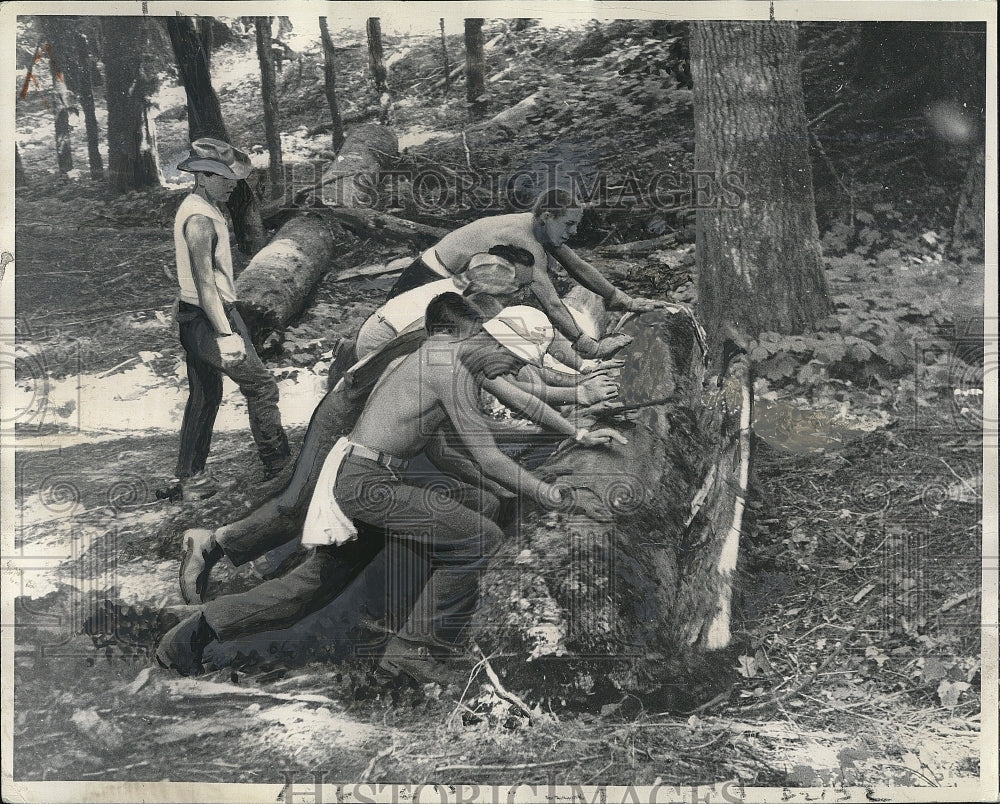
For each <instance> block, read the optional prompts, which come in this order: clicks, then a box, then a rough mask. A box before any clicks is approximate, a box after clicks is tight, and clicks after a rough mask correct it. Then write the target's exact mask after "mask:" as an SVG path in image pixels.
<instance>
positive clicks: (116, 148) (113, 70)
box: [101, 17, 161, 193]
mask: <svg viewBox="0 0 1000 804" xmlns="http://www.w3.org/2000/svg"><path fill="white" fill-rule="evenodd" d="M146 24H147V23H146V19H145V18H144V17H101V38H102V40H103V55H104V70H105V95H106V97H107V105H108V184H109V186H110V187H111V190H112V192H114V193H123V192H127V191H129V190H140V189H143V188H146V187H159V186H160V178H161V176H160V162H159V156H158V155H157V152H156V128H155V124H154V122H153V120H152V119H151V118H150V117H149V93H150V91H151V90H152V88H153V86H154V83H155V82H154V81H153V80H152V79H151V78H149V77H148V76H147V75H146V74H145V70H144V67H143V52H144V48H145V42H146V36H145V31H144V29H143V26H144V25H146Z"/></svg>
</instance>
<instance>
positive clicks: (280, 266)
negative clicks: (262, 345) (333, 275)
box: [236, 214, 334, 338]
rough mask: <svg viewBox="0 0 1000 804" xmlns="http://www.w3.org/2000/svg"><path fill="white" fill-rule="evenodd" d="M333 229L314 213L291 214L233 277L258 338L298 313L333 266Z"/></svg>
mask: <svg viewBox="0 0 1000 804" xmlns="http://www.w3.org/2000/svg"><path fill="white" fill-rule="evenodd" d="M333 251H334V229H333V227H332V226H331V225H330V224H329V223H328V222H326V221H324V220H323V219H321V218H320V217H319V216H318V215H313V214H307V215H300V216H298V217H295V218H292V219H291V220H290V221H288V223H286V224H285V225H284V226H282V227H281V229H279V230H278V232H277V233H276V234H275V235H274V238H273V239H272V240H271V242H270V243H268V244H267V245H266V246H265V247H264V248H262V249H261V250H260V251H258V252H257V254H256V255H255V256H254V258H253V259H252V260H251V261H250V264H249V265H248V266H247V267H246V268H245V269H244V270H243V272H242V273H241V274H240V275H239V277H238V278H237V279H236V295H237V297H238V298H239V302H237V304H238V306H239V308H240V313H241V314H242V315H243V317H244V318H245V319H246V322H247V326H248V327H249V328H250V330H251V331H252V332H254V333H255V334H256V335H257V336H258V337H260V338H262V337H263V336H264V335H266V334H267V333H268V332H272V331H279V330H281V329H283V328H284V327H285V326H286V325H287V324H288V322H289V321H291V320H292V319H293V318H294V317H295V316H296V315H298V314H299V312H301V310H302V308H303V306H304V305H305V302H306V299H308V297H309V294H310V293H311V292H312V289H313V288H314V287H315V286H316V283H317V282H318V281H319V280H320V278H321V277H322V276H323V274H325V273H326V272H327V271H328V270H329V269H330V266H331V258H332V256H333Z"/></svg>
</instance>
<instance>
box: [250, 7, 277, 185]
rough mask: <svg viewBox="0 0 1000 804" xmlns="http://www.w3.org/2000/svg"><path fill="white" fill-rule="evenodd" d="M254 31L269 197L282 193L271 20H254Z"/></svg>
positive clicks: (259, 18) (266, 18) (268, 18)
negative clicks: (262, 106)
mask: <svg viewBox="0 0 1000 804" xmlns="http://www.w3.org/2000/svg"><path fill="white" fill-rule="evenodd" d="M254 27H255V28H256V32H257V59H258V61H260V94H261V97H262V99H263V101H264V136H265V137H266V138H267V153H268V178H269V179H270V185H271V198H277V197H278V196H279V195H281V193H282V186H283V182H282V178H281V134H280V133H279V132H278V96H277V93H276V92H275V84H276V83H277V78H276V76H275V72H274V54H273V53H272V52H271V18H270V17H254Z"/></svg>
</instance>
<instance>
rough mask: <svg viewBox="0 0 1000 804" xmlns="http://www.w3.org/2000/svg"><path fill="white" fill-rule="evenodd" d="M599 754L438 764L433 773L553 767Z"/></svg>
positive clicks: (586, 760) (590, 758) (587, 760)
mask: <svg viewBox="0 0 1000 804" xmlns="http://www.w3.org/2000/svg"><path fill="white" fill-rule="evenodd" d="M601 756H602V755H601V754H594V755H593V756H589V757H579V758H577V757H567V758H566V759H551V760H549V761H548V762H521V763H518V764H517V765H438V766H437V767H436V768H435V769H434V772H435V773H443V772H444V771H477V770H478V771H512V770H531V769H533V768H555V767H558V766H559V765H566V764H568V763H570V762H579V763H583V762H591V761H592V760H595V759H598V758H599V757H601Z"/></svg>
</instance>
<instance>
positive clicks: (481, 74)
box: [465, 17, 486, 115]
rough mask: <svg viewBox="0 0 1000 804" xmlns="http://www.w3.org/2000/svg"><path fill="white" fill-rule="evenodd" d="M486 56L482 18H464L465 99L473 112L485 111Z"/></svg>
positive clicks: (481, 112) (480, 112)
mask: <svg viewBox="0 0 1000 804" xmlns="http://www.w3.org/2000/svg"><path fill="white" fill-rule="evenodd" d="M485 94H486V57H485V54H484V40H483V20H482V18H481V17H470V18H468V19H466V20H465V99H466V100H467V101H468V103H469V104H470V106H471V107H472V111H473V112H474V113H475V114H477V115H478V114H483V113H484V112H485V111H486V102H485V99H484V97H483V96H484V95H485Z"/></svg>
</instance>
